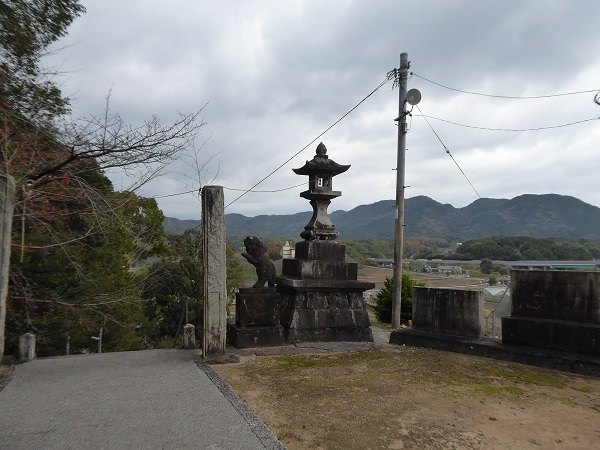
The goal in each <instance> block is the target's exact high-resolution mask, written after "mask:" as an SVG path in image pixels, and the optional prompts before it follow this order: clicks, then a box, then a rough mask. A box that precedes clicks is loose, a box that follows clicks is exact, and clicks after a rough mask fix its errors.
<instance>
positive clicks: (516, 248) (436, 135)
mask: <svg viewBox="0 0 600 450" xmlns="http://www.w3.org/2000/svg"><path fill="white" fill-rule="evenodd" d="M415 106H416V107H417V109H418V110H419V112H420V113H421V116H422V117H423V118H424V119H425V122H427V125H429V128H431V131H433V134H435V137H436V138H437V139H438V141H440V144H442V147H444V150H445V151H446V153H447V154H448V156H450V158H451V159H452V161H454V164H456V167H458V170H460V173H462V174H463V177H465V180H467V182H468V183H469V185H470V186H471V188H472V189H473V191H474V192H475V194H476V195H477V198H479V200H481V201H482V203H483V205H484V207H485V209H486V210H487V212H488V213H491V212H492V211H491V209H490V208H489V207H488V204H487V202H486V201H485V200H484V199H483V198H482V197H481V195H479V192H478V191H477V189H476V188H475V186H474V185H473V183H471V180H469V177H468V176H467V174H466V173H465V172H464V170H462V168H461V167H460V165H459V164H458V161H456V159H454V156H452V153H450V150H449V149H448V147H446V144H444V142H443V141H442V139H441V138H440V136H439V135H438V134H437V133H436V131H435V130H434V129H433V127H432V126H431V123H429V120H427V116H426V115H424V114H423V111H421V108H419V105H415ZM506 238H507V239H508V242H510V245H512V247H513V248H514V249H515V251H516V252H517V254H518V255H519V257H520V258H521V260H522V261H523V262H524V263H525V264H526V265H527V266H529V263H528V262H527V261H526V260H525V258H523V255H522V254H521V252H520V250H519V249H518V247H517V246H516V245H515V243H514V242H513V241H512V239H511V238H510V236H506Z"/></svg>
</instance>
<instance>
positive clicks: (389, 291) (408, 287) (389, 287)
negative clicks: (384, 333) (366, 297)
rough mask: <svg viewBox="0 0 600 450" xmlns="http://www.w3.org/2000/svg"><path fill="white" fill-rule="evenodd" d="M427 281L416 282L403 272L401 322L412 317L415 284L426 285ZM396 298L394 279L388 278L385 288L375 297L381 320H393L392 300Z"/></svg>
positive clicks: (377, 315)
mask: <svg viewBox="0 0 600 450" xmlns="http://www.w3.org/2000/svg"><path fill="white" fill-rule="evenodd" d="M424 285H425V283H422V282H415V281H413V279H412V278H411V276H410V275H409V274H408V273H403V274H402V301H401V306H400V308H401V311H400V322H401V323H408V321H409V320H411V319H412V299H413V290H414V288H415V286H424ZM393 298H394V280H393V279H391V278H386V279H385V281H384V282H383V288H382V289H381V290H380V291H379V294H377V298H376V299H375V306H374V308H373V309H374V311H375V316H376V317H377V320H379V321H380V322H385V323H391V322H392V302H393Z"/></svg>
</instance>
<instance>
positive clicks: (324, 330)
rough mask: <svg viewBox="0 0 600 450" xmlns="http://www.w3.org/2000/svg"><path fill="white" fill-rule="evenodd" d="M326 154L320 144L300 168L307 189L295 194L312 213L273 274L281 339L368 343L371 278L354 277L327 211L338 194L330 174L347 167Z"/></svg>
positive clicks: (354, 267)
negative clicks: (277, 273) (367, 298)
mask: <svg viewBox="0 0 600 450" xmlns="http://www.w3.org/2000/svg"><path fill="white" fill-rule="evenodd" d="M349 168H350V166H349V165H348V166H342V165H340V164H338V163H336V162H335V161H333V160H331V159H329V157H328V156H327V148H325V145H324V144H323V143H320V144H319V146H318V147H317V154H316V155H315V157H314V158H313V159H312V160H311V161H307V162H306V164H305V165H304V166H303V167H301V168H300V169H293V170H294V172H295V173H296V174H298V175H308V190H306V191H304V192H302V193H301V194H300V196H301V197H304V198H306V199H308V200H310V204H311V205H312V207H313V215H312V218H311V219H310V222H309V223H308V225H306V226H305V227H304V231H303V232H302V233H300V236H302V238H304V241H301V242H298V243H296V249H295V255H294V257H293V258H286V259H284V260H283V263H282V269H281V276H279V277H277V279H276V282H277V293H279V294H280V295H281V301H282V309H281V325H282V326H283V328H284V333H285V341H286V342H288V343H290V344H292V343H298V342H321V341H362V342H372V341H373V333H372V331H371V325H370V322H369V315H368V313H367V309H366V306H365V302H364V299H363V292H364V291H366V290H367V289H373V287H374V286H375V285H374V284H373V283H369V282H364V281H357V275H358V264H357V263H355V262H346V247H345V246H344V245H343V244H342V243H340V242H338V241H336V238H337V237H338V236H339V233H338V231H337V230H336V229H335V225H334V224H333V223H332V222H331V220H330V219H329V216H328V215H327V207H328V206H329V203H331V199H333V198H335V197H339V196H340V195H342V193H341V192H339V191H334V190H333V189H332V179H333V177H334V176H335V175H337V174H340V173H342V172H345V171H346V170H348V169H349Z"/></svg>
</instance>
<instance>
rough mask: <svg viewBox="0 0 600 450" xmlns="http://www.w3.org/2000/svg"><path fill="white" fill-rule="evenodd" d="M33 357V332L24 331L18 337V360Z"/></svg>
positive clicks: (21, 360)
mask: <svg viewBox="0 0 600 450" xmlns="http://www.w3.org/2000/svg"><path fill="white" fill-rule="evenodd" d="M34 359H35V334H32V333H25V334H22V335H21V336H20V337H19V362H29V361H33V360H34Z"/></svg>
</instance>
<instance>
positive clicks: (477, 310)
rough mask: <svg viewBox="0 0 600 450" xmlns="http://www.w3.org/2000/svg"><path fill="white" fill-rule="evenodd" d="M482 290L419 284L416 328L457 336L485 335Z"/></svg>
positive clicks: (414, 301) (415, 292)
mask: <svg viewBox="0 0 600 450" xmlns="http://www.w3.org/2000/svg"><path fill="white" fill-rule="evenodd" d="M483 297H484V294H483V291H479V290H463V289H448V288H425V287H416V288H415V291H414V297H413V328H414V329H415V330H421V331H429V332H432V333H442V334H451V335H455V336H466V337H475V338H477V337H481V336H483V329H484V319H483Z"/></svg>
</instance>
